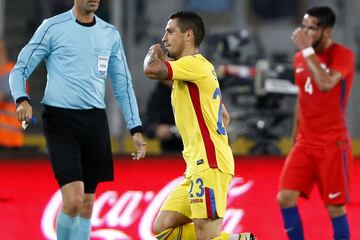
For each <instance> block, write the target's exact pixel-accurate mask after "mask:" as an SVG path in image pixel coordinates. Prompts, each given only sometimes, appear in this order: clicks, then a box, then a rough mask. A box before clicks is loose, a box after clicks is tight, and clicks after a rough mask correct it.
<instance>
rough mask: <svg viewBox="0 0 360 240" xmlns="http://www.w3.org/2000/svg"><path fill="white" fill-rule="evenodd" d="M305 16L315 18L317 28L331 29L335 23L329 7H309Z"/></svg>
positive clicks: (334, 17)
mask: <svg viewBox="0 0 360 240" xmlns="http://www.w3.org/2000/svg"><path fill="white" fill-rule="evenodd" d="M305 14H309V15H310V16H312V17H316V18H317V19H318V24H317V25H318V27H330V28H332V27H333V26H334V24H335V21H336V16H335V13H334V11H333V10H332V9H331V8H329V7H324V6H320V7H311V8H309V9H307V10H306V11H305Z"/></svg>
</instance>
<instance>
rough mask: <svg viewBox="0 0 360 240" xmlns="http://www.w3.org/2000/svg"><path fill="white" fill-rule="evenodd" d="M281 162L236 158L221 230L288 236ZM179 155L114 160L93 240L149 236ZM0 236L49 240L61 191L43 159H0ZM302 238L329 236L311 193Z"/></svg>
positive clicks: (359, 196) (359, 232) (359, 168)
mask: <svg viewBox="0 0 360 240" xmlns="http://www.w3.org/2000/svg"><path fill="white" fill-rule="evenodd" d="M283 161H284V158H275V157H263V158H254V157H251V158H238V159H236V175H235V177H234V178H233V180H232V182H231V185H230V190H229V193H228V206H227V207H228V208H227V209H228V210H227V213H226V215H225V218H224V223H223V230H224V231H227V232H233V233H237V232H241V231H252V232H254V233H255V234H256V235H257V237H258V239H260V240H261V239H266V240H267V239H270V240H271V239H287V238H286V234H285V232H284V230H283V223H282V220H281V215H280V211H279V208H278V206H277V202H276V194H277V190H278V179H279V174H280V171H281V167H282V164H283ZM355 163H356V164H355V169H354V185H353V191H352V202H351V204H349V206H348V207H347V208H348V215H349V221H350V226H351V235H352V239H360V229H359V228H358V227H356V226H357V225H358V224H359V223H360V222H359V220H358V218H357V217H356V216H359V215H360V191H359V189H358V185H357V184H356V183H359V182H360V181H359V180H360V177H359V176H360V174H359V173H360V164H359V161H358V160H357V161H356V162H355ZM184 170H185V164H184V162H183V160H182V159H181V157H165V156H164V157H156V158H155V157H151V158H147V159H144V160H140V161H133V160H130V159H128V158H121V159H116V161H115V181H114V182H109V183H102V184H100V185H99V187H98V190H97V194H96V201H95V205H94V211H93V216H92V219H91V221H92V232H91V239H93V240H130V239H149V240H153V239H155V238H154V236H153V235H152V231H151V228H152V224H153V222H154V220H155V218H156V215H157V213H158V211H159V209H160V207H161V205H162V203H163V202H164V200H165V199H166V196H167V195H168V194H169V192H170V191H171V190H172V189H173V188H174V187H175V186H176V185H177V184H178V183H179V182H180V181H181V180H182V179H183V176H182V175H183V172H184ZM0 184H1V185H0V186H1V187H0V239H11V240H17V239H19V240H20V239H29V240H30V239H47V240H55V239H56V236H55V221H56V216H57V213H58V211H59V209H60V207H61V194H60V191H58V188H57V183H56V181H55V179H54V178H53V174H52V172H51V168H50V164H49V162H48V161H47V160H36V161H34V160H26V161H24V160H22V161H15V160H12V161H0ZM300 213H301V216H302V218H303V225H304V229H305V235H306V236H307V237H308V238H310V239H332V228H331V222H330V220H329V218H328V216H327V212H326V210H325V208H324V206H323V204H322V202H321V200H320V198H319V196H318V194H317V191H316V190H314V191H313V194H312V196H311V199H310V201H304V200H301V201H300Z"/></svg>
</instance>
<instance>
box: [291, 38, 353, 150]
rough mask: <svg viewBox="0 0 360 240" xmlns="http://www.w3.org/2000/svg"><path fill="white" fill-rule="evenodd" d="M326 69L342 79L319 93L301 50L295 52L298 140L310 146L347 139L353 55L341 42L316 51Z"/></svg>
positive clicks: (346, 140)
mask: <svg viewBox="0 0 360 240" xmlns="http://www.w3.org/2000/svg"><path fill="white" fill-rule="evenodd" d="M316 56H317V58H318V59H319V61H320V63H321V67H322V68H323V69H325V71H329V69H331V70H335V71H337V72H340V73H341V75H342V79H341V80H340V81H339V82H338V83H337V84H336V85H335V86H334V87H333V88H332V89H331V90H330V91H328V92H321V91H320V90H319V88H318V87H317V85H316V83H315V82H314V80H313V79H312V75H311V72H310V69H309V68H308V66H307V64H306V62H305V60H304V58H303V56H302V54H301V52H298V53H297V54H296V55H295V59H294V67H295V83H296V85H298V86H299V96H298V116H299V126H298V135H297V138H296V139H297V141H299V142H300V143H304V144H312V145H329V144H333V143H339V142H348V141H349V133H348V127H347V121H346V111H345V109H346V105H347V102H348V98H349V94H350V89H351V85H352V81H353V77H354V69H355V67H354V65H355V60H354V55H353V53H352V51H351V50H350V49H348V48H346V47H344V46H342V45H340V44H337V43H333V44H332V45H331V46H330V47H328V48H327V49H326V50H325V51H323V52H321V53H316Z"/></svg>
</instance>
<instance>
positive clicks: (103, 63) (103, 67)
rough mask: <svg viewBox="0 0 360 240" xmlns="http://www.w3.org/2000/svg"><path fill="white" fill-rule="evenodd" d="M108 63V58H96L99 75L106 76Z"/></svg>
mask: <svg viewBox="0 0 360 240" xmlns="http://www.w3.org/2000/svg"><path fill="white" fill-rule="evenodd" d="M108 63H109V57H106V56H98V71H99V73H100V74H101V75H104V76H105V75H106V72H107V68H108Z"/></svg>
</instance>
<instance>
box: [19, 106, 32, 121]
mask: <svg viewBox="0 0 360 240" xmlns="http://www.w3.org/2000/svg"><path fill="white" fill-rule="evenodd" d="M16 115H17V118H18V120H19V121H20V122H22V121H25V122H29V121H30V119H31V118H32V115H33V111H32V107H31V105H30V103H29V102H28V101H22V102H21V103H19V105H18V106H17V107H16Z"/></svg>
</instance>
